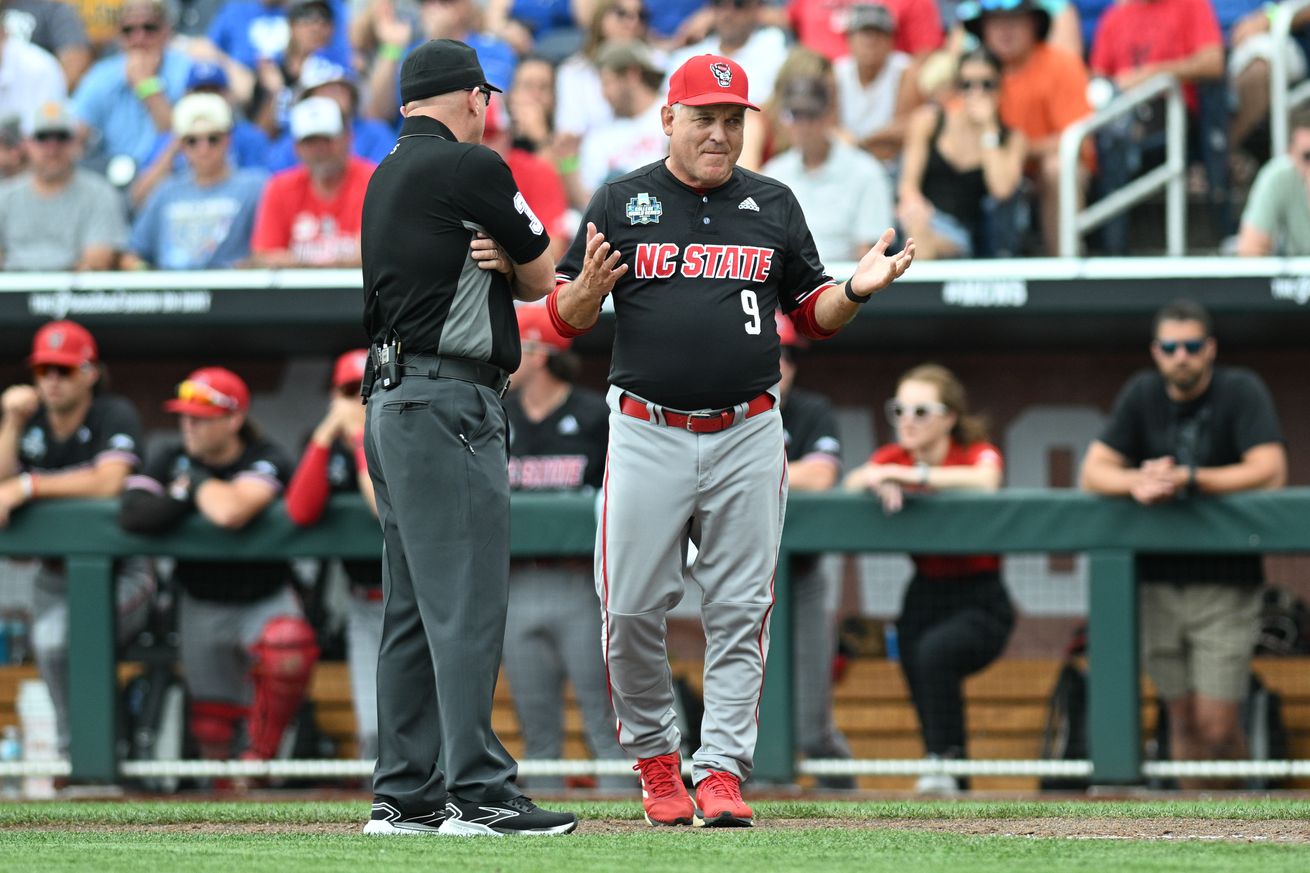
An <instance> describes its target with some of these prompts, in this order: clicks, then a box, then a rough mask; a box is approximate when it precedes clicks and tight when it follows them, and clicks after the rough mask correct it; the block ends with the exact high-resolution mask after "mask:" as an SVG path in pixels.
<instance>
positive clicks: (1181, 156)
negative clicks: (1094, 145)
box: [1060, 0, 1310, 258]
mask: <svg viewBox="0 0 1310 873" xmlns="http://www.w3.org/2000/svg"><path fill="white" fill-rule="evenodd" d="M1299 2H1310V0H1299ZM1162 95H1163V96H1164V98H1165V160H1164V163H1163V164H1161V165H1160V166H1158V167H1156V168H1155V169H1153V170H1151V171H1150V172H1149V173H1146V174H1144V175H1142V176H1139V177H1137V178H1136V179H1134V180H1132V181H1131V182H1129V183H1128V184H1127V185H1125V186H1124V187H1123V188H1120V189H1119V190H1118V191H1112V192H1110V193H1109V194H1107V195H1106V196H1105V197H1102V198H1101V199H1100V200H1098V201H1096V202H1095V203H1092V204H1089V205H1088V206H1085V207H1084V208H1083V209H1081V210H1079V209H1078V162H1079V159H1080V156H1081V152H1082V147H1083V142H1084V141H1085V140H1086V139H1087V137H1089V136H1091V135H1092V134H1093V133H1095V132H1096V131H1098V130H1100V129H1101V128H1103V127H1105V126H1106V125H1108V124H1109V123H1110V122H1112V121H1115V120H1116V119H1118V118H1119V117H1120V116H1122V115H1126V114H1127V113H1129V112H1132V111H1133V110H1134V109H1136V108H1137V107H1138V106H1140V105H1141V104H1143V103H1146V102H1147V101H1149V100H1155V99H1157V98H1158V97H1160V96H1162ZM1186 169H1187V112H1186V107H1185V106H1184V104H1183V91H1182V87H1181V86H1180V85H1179V83H1178V79H1177V77H1175V76H1173V75H1171V74H1168V73H1161V74H1159V75H1157V76H1152V77H1151V78H1150V79H1147V80H1146V81H1145V82H1143V83H1142V84H1141V85H1138V86H1137V87H1136V88H1133V89H1132V90H1130V91H1126V92H1125V93H1123V94H1120V95H1119V96H1117V97H1115V98H1114V99H1113V100H1111V101H1110V102H1109V103H1108V104H1107V105H1106V106H1105V107H1104V108H1103V109H1100V110H1099V111H1097V112H1094V113H1093V114H1091V115H1089V116H1087V117H1086V118H1083V119H1081V120H1079V121H1075V122H1074V123H1073V124H1071V125H1069V126H1068V127H1066V128H1065V129H1064V132H1063V133H1061V134H1060V257H1063V258H1072V257H1075V256H1076V255H1077V254H1078V241H1079V240H1080V239H1081V238H1082V236H1083V234H1085V233H1087V232H1088V231H1091V230H1095V229H1096V228H1098V227H1100V226H1101V225H1102V224H1105V223H1106V222H1107V221H1109V220H1110V219H1111V218H1114V217H1115V216H1117V215H1119V214H1120V213H1122V212H1126V211H1127V210H1128V209H1130V208H1131V207H1133V206H1135V205H1137V204H1138V203H1140V202H1142V201H1143V200H1145V199H1146V198H1147V197H1149V196H1151V195H1152V194H1154V193H1155V192H1156V191H1158V190H1160V189H1161V188H1163V189H1165V248H1166V250H1167V252H1168V254H1169V256H1170V257H1181V256H1182V255H1183V254H1184V248H1185V246H1186V241H1187V199H1186V197H1187V190H1186V187H1185V183H1184V174H1185V171H1186Z"/></svg>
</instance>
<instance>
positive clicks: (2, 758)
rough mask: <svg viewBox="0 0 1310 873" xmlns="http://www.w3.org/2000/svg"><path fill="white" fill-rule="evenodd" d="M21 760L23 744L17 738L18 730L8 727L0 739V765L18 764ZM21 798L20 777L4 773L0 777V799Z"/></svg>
mask: <svg viewBox="0 0 1310 873" xmlns="http://www.w3.org/2000/svg"><path fill="white" fill-rule="evenodd" d="M22 760H23V742H22V740H20V739H19V738H18V728H16V727H15V726H13V725H8V726H7V727H6V728H5V732H4V738H3V739H0V764H18V763H20V762H21V761H22ZM22 796H23V779H22V777H21V776H17V775H10V774H8V773H6V774H5V775H4V776H3V777H0V798H3V799H4V800H18V799H19V798H21V797H22Z"/></svg>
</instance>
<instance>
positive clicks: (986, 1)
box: [955, 0, 1051, 42]
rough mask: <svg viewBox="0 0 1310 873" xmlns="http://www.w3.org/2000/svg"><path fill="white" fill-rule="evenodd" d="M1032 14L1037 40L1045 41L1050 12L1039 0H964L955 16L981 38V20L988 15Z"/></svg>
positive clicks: (970, 31) (1047, 33)
mask: <svg viewBox="0 0 1310 873" xmlns="http://www.w3.org/2000/svg"><path fill="white" fill-rule="evenodd" d="M1024 12H1027V13H1029V14H1030V15H1032V17H1033V20H1034V21H1036V22H1037V40H1038V42H1045V41H1046V37H1047V36H1048V35H1049V34H1050V32H1051V13H1050V12H1048V11H1046V8H1045V7H1043V6H1042V5H1041V3H1040V2H1039V0H964V2H963V3H961V4H960V5H959V6H957V7H956V10H955V17H956V20H958V21H959V22H960V23H961V24H963V25H964V29H965V30H967V31H968V32H969V33H971V34H973V35H974V36H976V37H978V38H979V39H982V22H983V19H984V18H986V17H987V16H988V15H1019V14H1022V13H1024Z"/></svg>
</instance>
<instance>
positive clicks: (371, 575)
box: [327, 440, 382, 588]
mask: <svg viewBox="0 0 1310 873" xmlns="http://www.w3.org/2000/svg"><path fill="white" fill-rule="evenodd" d="M327 478H328V487H329V488H330V489H331V492H332V493H333V494H358V493H359V470H358V468H357V467H356V466H355V453H354V452H353V451H351V450H350V449H349V448H348V447H347V446H345V445H344V444H342V442H341V441H340V440H334V441H333V442H332V448H331V449H330V450H329V451H328V464H327ZM341 566H342V567H344V568H345V570H346V575H347V576H349V577H350V581H351V582H353V583H355V584H356V585H363V586H364V587H366V588H376V587H380V586H381V585H382V562H381V561H373V560H367V559H359V560H352V561H342V562H341Z"/></svg>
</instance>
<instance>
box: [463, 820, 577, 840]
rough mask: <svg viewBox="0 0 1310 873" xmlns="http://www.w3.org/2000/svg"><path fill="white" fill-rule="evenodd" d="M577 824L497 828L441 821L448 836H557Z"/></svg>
mask: <svg viewBox="0 0 1310 873" xmlns="http://www.w3.org/2000/svg"><path fill="white" fill-rule="evenodd" d="M577 826H578V823H577V822H576V821H571V822H568V823H567V824H562V825H557V826H555V827H553V828H538V829H536V830H513V829H510V828H506V829H505V830H495V829H494V828H490V827H487V826H486V825H484V824H478V823H476V822H470V821H456V820H454V819H449V818H448V819H446V820H445V821H443V822H442V823H441V833H442V834H443V835H445V836H448V837H557V836H561V835H563V834H569V833H572V832H573V831H574V829H576V828H577Z"/></svg>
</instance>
